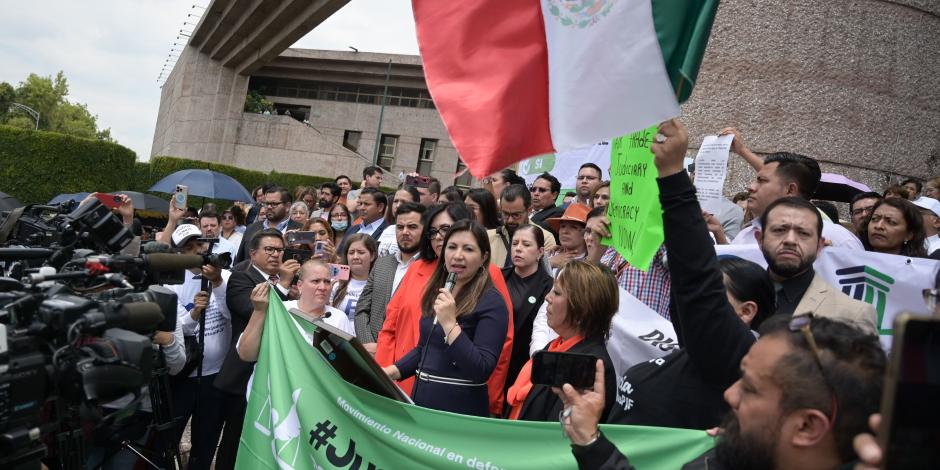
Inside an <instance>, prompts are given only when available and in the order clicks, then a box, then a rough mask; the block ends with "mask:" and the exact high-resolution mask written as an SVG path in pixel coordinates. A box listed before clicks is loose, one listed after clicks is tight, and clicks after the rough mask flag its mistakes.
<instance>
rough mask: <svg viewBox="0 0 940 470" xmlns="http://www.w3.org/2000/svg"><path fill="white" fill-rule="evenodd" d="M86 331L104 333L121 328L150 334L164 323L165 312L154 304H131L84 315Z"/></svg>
mask: <svg viewBox="0 0 940 470" xmlns="http://www.w3.org/2000/svg"><path fill="white" fill-rule="evenodd" d="M82 319H83V320H84V321H85V325H86V330H94V331H104V330H107V329H109V328H121V329H125V330H130V331H135V332H138V333H148V332H151V331H153V330H154V328H155V327H156V326H157V325H159V324H160V322H162V321H163V312H161V311H160V306H159V305H157V304H156V303H154V302H129V303H126V304H122V305H121V308H119V309H117V310H112V311H104V312H91V313H86V314H84V315H82Z"/></svg>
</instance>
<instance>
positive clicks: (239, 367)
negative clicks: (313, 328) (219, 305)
mask: <svg viewBox="0 0 940 470" xmlns="http://www.w3.org/2000/svg"><path fill="white" fill-rule="evenodd" d="M265 281H267V279H265V278H264V276H262V275H261V273H259V272H258V270H257V269H255V268H254V267H253V266H250V265H249V266H248V268H247V269H245V270H244V271H232V276H231V277H229V279H228V288H227V290H226V294H225V295H226V297H225V304H226V305H228V310H229V312H231V314H232V342H231V346H230V347H229V351H228V355H226V356H225V362H223V363H222V369H221V370H219V375H218V376H216V378H215V387H216V388H218V389H220V390H222V391H225V392H228V393H234V394H241V395H242V396H244V395H245V390H246V389H247V388H248V378H249V377H251V372H252V371H253V370H254V367H253V366H254V363H252V362H245V361H243V360H242V359H241V358H240V357H238V351H236V350H235V343H236V342H237V341H238V337H239V336H241V334H242V332H243V331H245V327H246V326H248V320H250V319H251V312H252V311H254V307H253V306H252V304H251V290H252V289H254V288H255V286H256V285H258V284H260V283H262V282H265ZM274 291H275V292H277V294H278V295H279V296H281V300H287V297H286V296H284V295H283V294H281V291H280V290H278V289H274Z"/></svg>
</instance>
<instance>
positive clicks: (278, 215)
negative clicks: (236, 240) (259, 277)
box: [232, 186, 303, 270]
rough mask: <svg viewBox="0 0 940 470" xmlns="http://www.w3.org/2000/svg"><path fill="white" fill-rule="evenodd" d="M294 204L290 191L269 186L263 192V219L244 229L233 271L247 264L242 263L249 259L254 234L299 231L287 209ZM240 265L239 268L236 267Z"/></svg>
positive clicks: (299, 225) (299, 224)
mask: <svg viewBox="0 0 940 470" xmlns="http://www.w3.org/2000/svg"><path fill="white" fill-rule="evenodd" d="M293 202H294V197H293V196H292V195H291V193H290V191H288V190H287V189H285V188H282V187H280V186H271V187H269V188H267V189H266V190H265V191H264V202H262V203H261V205H262V206H263V207H264V208H265V209H266V210H265V213H264V219H263V220H258V221H257V222H255V223H253V224H251V225H249V226H248V227H247V228H246V229H245V236H243V237H242V243H241V246H239V247H238V256H237V257H236V258H235V261H234V262H233V263H232V264H233V265H236V266H235V270H240V269H244V268H245V267H246V266H247V263H242V261H245V260H246V259H248V258H249V254H248V250H249V247H248V245H249V244H250V242H251V239H252V238H253V237H254V236H255V234H256V233H258V232H260V231H262V230H265V229H272V228H274V229H277V230H279V231H280V232H281V233H284V232H286V231H288V230H300V228H301V227H303V224H301V223H300V222H297V221H296V220H293V219H291V218H290V217H289V215H290V214H288V212H289V211H288V209H290V206H291V204H293ZM240 263H241V266H238V265H239V264H240Z"/></svg>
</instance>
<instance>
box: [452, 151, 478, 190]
mask: <svg viewBox="0 0 940 470" xmlns="http://www.w3.org/2000/svg"><path fill="white" fill-rule="evenodd" d="M457 175H459V176H457V179H455V180H454V186H457V187H458V188H460V189H470V188H471V187H472V186H473V185H474V184H475V183H476V180H475V179H474V178H473V175H471V174H470V171H469V170H467V165H465V164H464V163H463V160H461V159H460V158H459V157H458V158H457Z"/></svg>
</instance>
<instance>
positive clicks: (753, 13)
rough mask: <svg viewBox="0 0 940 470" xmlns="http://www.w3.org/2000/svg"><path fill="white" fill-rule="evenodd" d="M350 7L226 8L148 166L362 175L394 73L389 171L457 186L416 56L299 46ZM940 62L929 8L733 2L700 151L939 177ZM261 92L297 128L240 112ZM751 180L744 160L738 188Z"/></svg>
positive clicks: (198, 47)
mask: <svg viewBox="0 0 940 470" xmlns="http://www.w3.org/2000/svg"><path fill="white" fill-rule="evenodd" d="M346 1H348V0H338V1H336V0H334V1H317V2H310V1H301V0H285V1H282V2H251V1H248V0H214V1H213V2H212V3H211V4H210V5H209V7H208V8H207V10H206V13H205V14H204V15H203V17H202V19H201V20H200V24H199V25H198V26H197V27H196V28H195V29H194V32H193V35H192V37H191V38H190V42H189V44H188V46H187V47H186V48H185V50H184V51H183V52H182V54H181V57H180V59H179V61H178V62H177V64H176V66H175V68H174V70H173V71H172V72H171V74H170V76H169V78H168V79H167V81H166V83H165V85H164V87H163V94H162V96H161V103H160V111H159V116H158V120H157V127H156V131H155V133H154V144H153V150H152V155H174V156H180V157H185V158H194V159H199V160H206V161H213V162H221V163H228V164H234V165H237V166H240V167H245V168H252V169H258V170H263V171H268V170H271V169H275V170H278V171H291V172H299V173H309V174H312V175H327V176H329V175H336V174H340V173H346V174H349V175H351V176H353V177H354V178H358V176H359V175H360V174H361V169H362V168H363V167H365V166H367V165H369V164H371V161H372V156H373V151H374V149H375V146H376V127H377V124H378V115H379V112H380V106H379V105H378V104H377V103H378V96H380V95H381V89H382V87H383V85H384V82H385V73H386V70H387V65H388V63H389V61H391V63H392V72H391V79H390V81H389V87H390V94H389V95H390V96H391V97H392V98H391V100H390V102H389V105H387V106H386V108H385V115H384V119H383V121H382V131H381V135H382V136H380V137H379V144H380V147H381V148H380V153H381V154H382V155H383V157H382V158H381V159H380V163H381V164H383V166H387V167H390V168H391V172H392V173H393V174H394V175H397V174H398V173H399V172H409V171H415V170H421V169H427V168H430V170H429V171H427V172H428V173H430V174H431V175H433V176H435V177H437V178H439V179H441V181H442V182H443V183H444V184H445V185H447V184H450V182H451V181H453V177H454V174H455V173H456V172H458V171H459V168H460V167H459V165H460V164H459V161H458V159H457V154H456V151H455V150H454V148H453V145H452V144H451V143H450V140H449V139H448V138H447V135H446V132H445V130H444V127H443V125H442V123H441V121H440V117H439V116H438V114H437V112H436V111H435V110H434V108H433V103H432V102H431V101H430V100H429V99H428V98H429V95H428V93H427V88H426V86H425V84H424V80H423V73H422V69H421V63H420V59H419V58H418V57H414V56H401V55H387V54H370V53H364V52H352V51H349V52H334V51H311V50H298V49H287V47H288V46H289V45H291V44H293V43H294V42H295V41H296V40H297V39H299V38H300V37H302V36H303V35H304V34H306V33H307V32H308V31H310V30H311V29H313V28H314V27H316V25H317V24H319V23H320V22H322V21H323V20H324V19H325V18H327V17H328V16H329V15H331V14H332V13H333V12H335V11H336V10H338V9H339V8H340V7H342V6H343V5H345V3H346ZM938 51H940V4H938V3H937V2H933V1H924V0H890V1H889V0H866V1H862V2H857V1H849V0H838V1H835V2H829V3H826V4H820V3H819V2H814V1H809V0H786V1H785V0H767V1H763V2H758V3H755V2H753V1H749V0H726V1H724V2H722V3H721V6H720V8H719V11H718V15H717V18H716V21H715V25H714V28H713V32H712V37H711V41H710V43H709V46H708V50H707V52H706V57H705V60H704V62H703V65H702V69H701V73H700V75H699V79H698V83H697V85H696V90H695V93H694V95H693V97H692V99H691V100H690V101H689V102H688V103H686V104H685V105H684V106H683V116H682V117H683V119H684V120H685V122H686V124H687V125H688V126H689V128H690V131H691V132H692V145H693V147H695V146H697V145H698V144H699V143H700V142H701V139H702V137H703V136H704V135H706V134H710V133H715V132H717V131H718V130H719V129H721V128H723V127H725V126H734V127H737V128H739V129H740V130H741V131H742V132H743V133H744V135H745V140H746V142H747V143H748V145H749V146H750V147H751V148H752V149H753V150H755V151H757V152H758V153H770V152H773V151H778V150H789V151H795V152H800V153H804V154H806V155H810V156H812V157H814V158H817V159H818V160H820V162H821V164H822V167H823V171H830V172H836V173H842V174H845V175H847V176H849V177H851V178H853V179H856V180H858V181H862V182H864V183H866V184H868V185H869V186H871V187H872V188H874V189H876V190H880V189H881V188H883V187H885V186H886V184H887V183H888V182H889V181H893V180H894V179H896V178H899V177H901V176H908V175H910V176H919V177H925V176H931V175H936V174H940V133H938V132H937V129H940V87H938V86H937V83H936V82H937V78H936V75H937V73H936V72H937V71H940V52H938ZM249 88H251V89H256V90H262V91H263V93H264V94H265V95H266V96H267V97H268V99H270V100H271V101H273V102H274V103H275V104H276V105H277V107H278V109H279V110H280V111H281V112H284V111H290V113H291V116H286V115H256V114H250V113H244V112H243V108H244V102H245V95H246V93H247V92H248V90H249ZM304 120H308V121H309V125H305V124H304V123H303V122H302V121H304ZM383 136H384V137H383ZM432 148H433V150H431V149H432ZM692 152H693V153H694V148H693V150H692ZM421 156H430V157H431V158H430V161H427V160H428V159H425V161H420V158H421ZM422 173H424V171H422ZM752 175H753V172H752V171H751V170H749V169H748V168H746V166H745V165H744V163H743V162H742V161H740V159H736V158H733V159H732V160H731V171H730V177H729V180H728V183H727V184H726V192H727V193H729V194H730V193H733V192H736V191H738V190H740V189H741V188H743V186H744V184H746V182H747V180H748V179H750V177H751V176H752ZM462 182H463V183H468V181H462Z"/></svg>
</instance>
